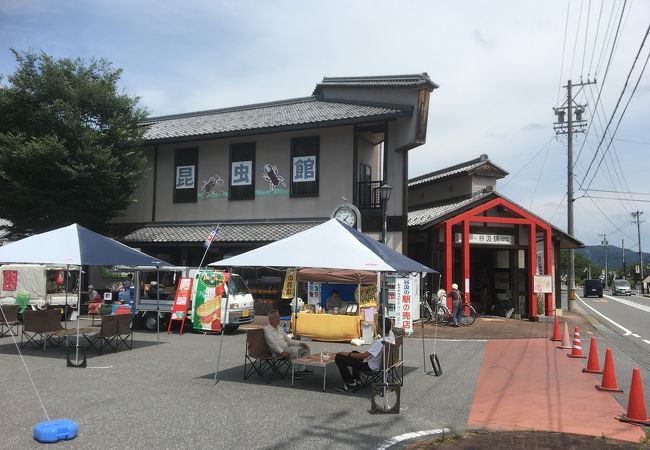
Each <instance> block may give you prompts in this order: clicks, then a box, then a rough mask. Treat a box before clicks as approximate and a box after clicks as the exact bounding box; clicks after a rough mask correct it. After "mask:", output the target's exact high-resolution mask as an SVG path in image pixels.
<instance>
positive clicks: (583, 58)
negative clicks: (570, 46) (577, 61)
mask: <svg viewBox="0 0 650 450" xmlns="http://www.w3.org/2000/svg"><path fill="white" fill-rule="evenodd" d="M590 15H591V0H589V3H588V4H587V23H586V25H585V43H584V46H583V47H582V65H581V66H580V77H582V75H583V74H584V73H585V56H587V36H588V35H589V16H590Z"/></svg>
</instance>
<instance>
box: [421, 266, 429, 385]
mask: <svg viewBox="0 0 650 450" xmlns="http://www.w3.org/2000/svg"><path fill="white" fill-rule="evenodd" d="M423 284H424V283H422V274H420V302H421V301H422V298H423V295H422V287H423ZM424 301H425V302H426V301H428V300H427V298H426V297H424ZM420 324H421V326H422V331H421V335H422V336H421V337H422V373H424V374H426V373H427V357H426V350H425V349H424V315H423V314H422V305H420Z"/></svg>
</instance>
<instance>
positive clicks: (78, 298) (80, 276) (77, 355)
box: [66, 265, 83, 365]
mask: <svg viewBox="0 0 650 450" xmlns="http://www.w3.org/2000/svg"><path fill="white" fill-rule="evenodd" d="M82 279H83V271H82V270H81V265H80V266H79V279H78V280H77V344H76V345H75V348H74V362H75V364H77V365H78V364H79V319H80V316H81V314H79V311H80V308H79V305H81V280H82ZM66 289H67V286H66ZM66 345H67V341H66Z"/></svg>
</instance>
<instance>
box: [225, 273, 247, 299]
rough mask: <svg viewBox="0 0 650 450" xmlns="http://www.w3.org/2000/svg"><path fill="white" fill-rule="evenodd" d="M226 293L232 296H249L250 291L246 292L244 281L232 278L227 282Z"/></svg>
mask: <svg viewBox="0 0 650 450" xmlns="http://www.w3.org/2000/svg"><path fill="white" fill-rule="evenodd" d="M228 293H229V294H232V295H237V294H244V295H245V294H250V291H249V290H248V286H246V283H244V280H242V279H241V278H240V277H236V276H232V277H230V279H229V280H228Z"/></svg>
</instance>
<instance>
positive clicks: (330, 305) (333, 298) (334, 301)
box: [325, 289, 341, 311]
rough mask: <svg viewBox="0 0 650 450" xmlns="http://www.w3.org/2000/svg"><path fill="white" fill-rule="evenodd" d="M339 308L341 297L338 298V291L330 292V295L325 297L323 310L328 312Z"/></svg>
mask: <svg viewBox="0 0 650 450" xmlns="http://www.w3.org/2000/svg"><path fill="white" fill-rule="evenodd" d="M340 307H341V297H340V296H339V291H337V290H336V289H334V290H332V294H331V295H330V296H329V297H327V300H326V301H325V309H326V310H328V311H330V310H332V309H334V308H340Z"/></svg>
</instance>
